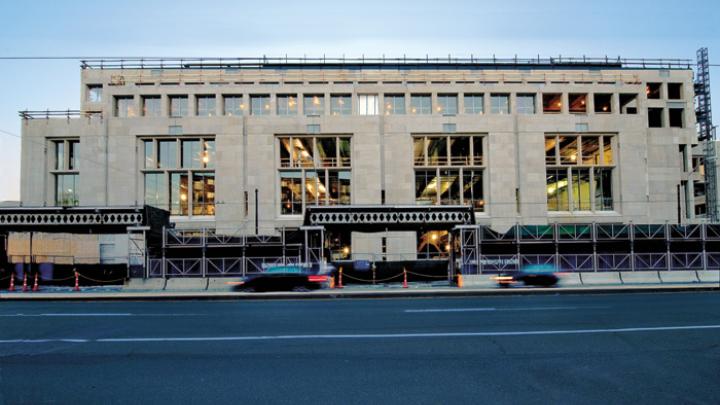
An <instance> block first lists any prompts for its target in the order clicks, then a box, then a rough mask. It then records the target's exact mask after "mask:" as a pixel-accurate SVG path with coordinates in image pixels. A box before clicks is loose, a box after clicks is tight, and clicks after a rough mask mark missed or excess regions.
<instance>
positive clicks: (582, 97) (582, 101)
mask: <svg viewBox="0 0 720 405" xmlns="http://www.w3.org/2000/svg"><path fill="white" fill-rule="evenodd" d="M568 99H569V100H570V101H569V102H570V113H571V114H584V113H586V112H587V94H573V93H570V95H569V96H568Z"/></svg>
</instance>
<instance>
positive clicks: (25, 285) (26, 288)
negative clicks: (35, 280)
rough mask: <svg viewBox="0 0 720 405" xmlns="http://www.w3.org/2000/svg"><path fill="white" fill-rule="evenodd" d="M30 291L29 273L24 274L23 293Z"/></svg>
mask: <svg viewBox="0 0 720 405" xmlns="http://www.w3.org/2000/svg"><path fill="white" fill-rule="evenodd" d="M27 290H28V286H27V273H25V272H23V288H22V291H23V292H25V291H27Z"/></svg>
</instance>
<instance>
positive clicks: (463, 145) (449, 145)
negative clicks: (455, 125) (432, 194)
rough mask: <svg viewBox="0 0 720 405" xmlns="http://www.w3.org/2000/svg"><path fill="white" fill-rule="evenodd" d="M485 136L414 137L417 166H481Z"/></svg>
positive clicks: (414, 160)
mask: <svg viewBox="0 0 720 405" xmlns="http://www.w3.org/2000/svg"><path fill="white" fill-rule="evenodd" d="M482 142H483V136H481V135H452V136H448V135H438V136H434V135H428V136H417V137H414V138H413V144H414V146H413V150H414V158H413V162H414V164H415V166H481V165H483V146H482Z"/></svg>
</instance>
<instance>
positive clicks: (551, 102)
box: [543, 93, 562, 114]
mask: <svg viewBox="0 0 720 405" xmlns="http://www.w3.org/2000/svg"><path fill="white" fill-rule="evenodd" d="M543 112H544V113H545V114H548V113H559V112H562V94H560V93H548V94H543Z"/></svg>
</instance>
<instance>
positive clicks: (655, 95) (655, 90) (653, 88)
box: [645, 83, 662, 100]
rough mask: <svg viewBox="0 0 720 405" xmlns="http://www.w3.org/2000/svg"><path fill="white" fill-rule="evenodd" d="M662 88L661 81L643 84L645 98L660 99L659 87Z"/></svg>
mask: <svg viewBox="0 0 720 405" xmlns="http://www.w3.org/2000/svg"><path fill="white" fill-rule="evenodd" d="M661 88H662V83H648V84H647V85H646V86H645V94H646V95H647V98H649V99H653V100H657V99H660V89H661Z"/></svg>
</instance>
